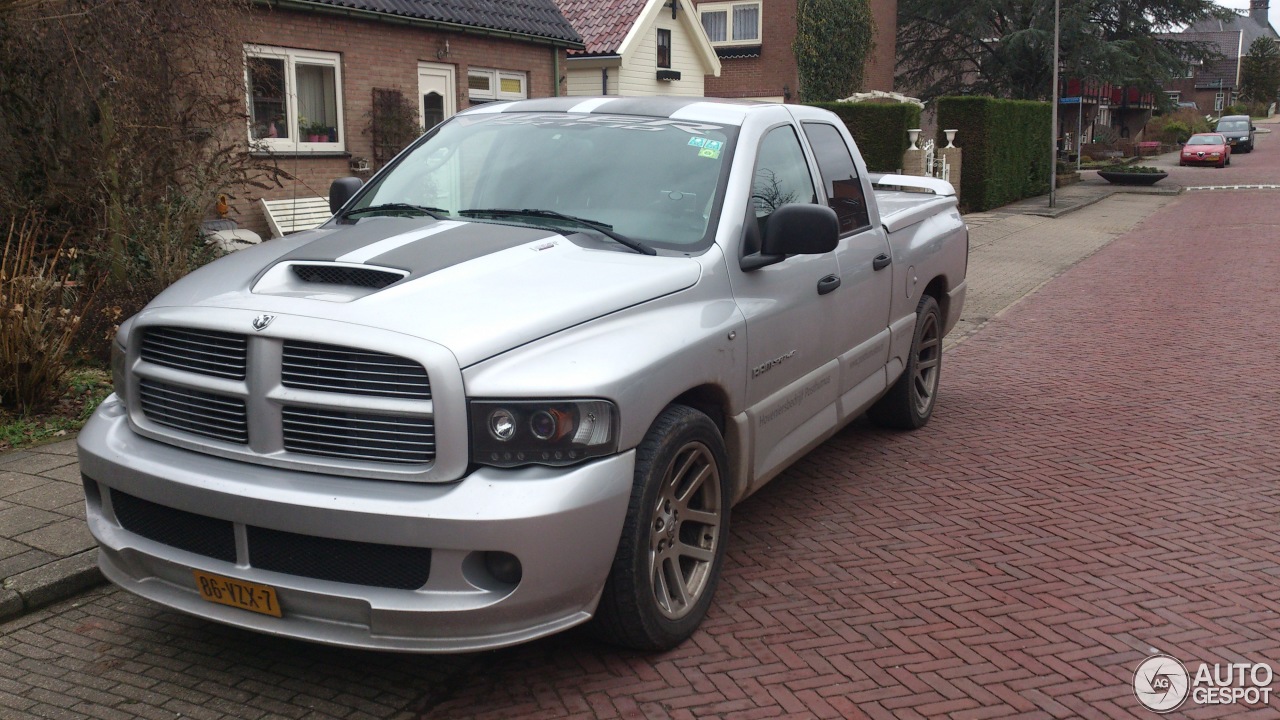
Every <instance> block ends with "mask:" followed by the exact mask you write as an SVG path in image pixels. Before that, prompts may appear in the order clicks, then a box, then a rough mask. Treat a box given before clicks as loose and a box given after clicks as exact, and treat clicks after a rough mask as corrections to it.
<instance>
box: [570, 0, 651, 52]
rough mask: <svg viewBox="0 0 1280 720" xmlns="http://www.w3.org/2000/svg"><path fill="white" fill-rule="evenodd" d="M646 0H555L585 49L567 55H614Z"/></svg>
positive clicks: (637, 17) (646, 2)
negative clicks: (580, 38) (584, 45)
mask: <svg viewBox="0 0 1280 720" xmlns="http://www.w3.org/2000/svg"><path fill="white" fill-rule="evenodd" d="M647 4H648V0H556V5H558V6H559V7H560V13H561V14H562V15H564V16H565V19H567V20H568V21H569V24H571V25H573V29H574V30H577V31H578V34H579V35H581V36H582V41H583V43H585V44H586V46H587V47H586V50H581V51H579V50H571V51H569V54H570V55H614V54H616V53H617V52H618V49H619V48H620V47H622V41H623V40H624V39H625V38H626V37H627V31H629V30H630V29H631V26H632V25H634V24H635V22H636V20H637V19H639V17H640V11H641V10H644V6H645V5H647Z"/></svg>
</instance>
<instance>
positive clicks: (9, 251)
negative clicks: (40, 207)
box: [0, 215, 87, 413]
mask: <svg viewBox="0 0 1280 720" xmlns="http://www.w3.org/2000/svg"><path fill="white" fill-rule="evenodd" d="M6 226H7V227H6V237H5V241H4V245H3V248H2V249H0V408H11V409H14V410H16V411H17V412H19V413H27V412H31V411H34V410H38V409H40V408H42V407H44V406H45V405H47V404H49V402H50V401H52V400H53V398H54V397H55V396H56V395H57V394H58V393H60V392H61V389H62V380H63V378H64V377H65V376H66V374H67V371H68V370H69V369H70V355H69V353H68V350H69V349H70V348H71V343H72V341H74V340H75V338H76V333H78V332H79V330H80V322H81V318H82V317H84V308H85V305H86V304H87V301H86V300H85V299H84V298H82V297H80V294H79V292H78V291H77V287H76V281H75V280H73V276H72V275H71V273H70V272H69V271H68V270H67V264H68V263H67V260H68V259H71V257H72V255H73V252H72V251H68V250H66V249H65V246H64V244H63V243H56V244H51V243H49V239H48V238H47V237H46V236H45V234H46V228H47V225H46V224H45V223H44V222H43V220H42V219H41V218H39V217H35V216H31V215H28V216H27V217H26V218H25V219H23V220H16V219H10V220H9V222H7V223H6ZM44 247H48V248H49V249H42V248H44Z"/></svg>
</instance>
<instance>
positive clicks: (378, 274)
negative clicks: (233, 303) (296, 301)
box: [253, 262, 409, 303]
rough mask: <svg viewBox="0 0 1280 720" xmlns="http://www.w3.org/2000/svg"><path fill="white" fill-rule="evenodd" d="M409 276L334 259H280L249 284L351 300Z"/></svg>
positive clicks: (265, 291) (267, 291)
mask: <svg viewBox="0 0 1280 720" xmlns="http://www.w3.org/2000/svg"><path fill="white" fill-rule="evenodd" d="M408 276H409V273H407V272H405V271H404V270H394V269H392V268H382V267H369V266H368V265H358V264H350V263H337V262H282V263H278V264H276V265H275V266H273V267H272V268H271V269H270V270H268V271H266V272H265V273H263V274H262V277H260V278H259V279H258V281H257V282H256V283H255V284H254V286H253V292H255V293H257V294H259V295H279V296H282V297H302V298H308V299H311V300H326V301H328V302H342V303H345V302H351V301H352V300H359V299H360V298H362V297H365V296H366V295H371V294H373V293H375V292H378V291H379V290H382V289H383V288H386V287H389V286H391V285H394V284H396V283H398V282H400V281H401V280H403V279H405V278H406V277H408Z"/></svg>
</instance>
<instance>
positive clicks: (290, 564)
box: [245, 525, 431, 590]
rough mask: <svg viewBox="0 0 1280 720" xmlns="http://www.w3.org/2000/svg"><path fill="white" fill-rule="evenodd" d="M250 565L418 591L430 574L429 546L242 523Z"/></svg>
mask: <svg viewBox="0 0 1280 720" xmlns="http://www.w3.org/2000/svg"><path fill="white" fill-rule="evenodd" d="M245 530H246V531H247V533H248V536H249V564H250V565H252V566H253V567H256V568H262V569H263V570H271V571H274V572H279V573H287V574H289V575H301V576H302V577H309V578H315V579H317V580H331V581H333V582H340V583H351V584H353V585H373V586H375V587H386V588H396V589H399V590H417V589H418V588H420V587H422V586H423V585H425V584H426V583H427V577H428V575H430V573H431V550H430V548H420V547H408V546H403V545H383V544H380V543H367V542H356V541H353V540H335V539H333V538H323V537H316V536H314V535H299V534H298V533H291V532H282V531H280V530H268V529H266V528H260V527H253V526H252V525H250V526H248V527H246V528H245Z"/></svg>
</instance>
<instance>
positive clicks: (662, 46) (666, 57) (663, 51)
mask: <svg viewBox="0 0 1280 720" xmlns="http://www.w3.org/2000/svg"><path fill="white" fill-rule="evenodd" d="M658 67H660V68H669V67H671V31H670V30H658Z"/></svg>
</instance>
